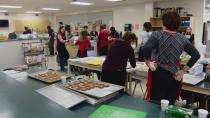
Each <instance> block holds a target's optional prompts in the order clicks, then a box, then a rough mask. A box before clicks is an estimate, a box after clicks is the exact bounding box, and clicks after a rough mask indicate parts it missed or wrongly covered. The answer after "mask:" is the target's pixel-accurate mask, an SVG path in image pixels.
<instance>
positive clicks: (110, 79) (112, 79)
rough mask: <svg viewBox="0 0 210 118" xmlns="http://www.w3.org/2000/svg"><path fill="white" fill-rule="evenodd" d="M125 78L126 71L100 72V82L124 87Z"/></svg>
mask: <svg viewBox="0 0 210 118" xmlns="http://www.w3.org/2000/svg"><path fill="white" fill-rule="evenodd" d="M126 77H127V73H126V71H102V75H101V81H103V82H107V83H111V84H116V85H120V86H125V82H126Z"/></svg>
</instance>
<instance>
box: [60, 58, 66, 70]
mask: <svg viewBox="0 0 210 118" xmlns="http://www.w3.org/2000/svg"><path fill="white" fill-rule="evenodd" d="M67 60H68V57H60V68H61V71H64V70H65V68H64V66H65V65H66V63H67Z"/></svg>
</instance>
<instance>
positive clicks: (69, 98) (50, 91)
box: [36, 84, 86, 108]
mask: <svg viewBox="0 0 210 118" xmlns="http://www.w3.org/2000/svg"><path fill="white" fill-rule="evenodd" d="M36 91H37V92H38V93H40V94H42V95H43V96H45V97H47V98H49V99H51V100H52V101H54V102H56V103H58V104H59V105H61V106H63V107H65V108H71V107H73V106H75V105H77V104H79V103H81V102H83V101H85V100H86V98H84V97H81V96H79V95H77V94H75V93H72V92H70V91H67V90H64V89H62V88H60V87H59V86H57V85H55V84H53V85H50V86H47V87H44V88H41V89H38V90H36Z"/></svg>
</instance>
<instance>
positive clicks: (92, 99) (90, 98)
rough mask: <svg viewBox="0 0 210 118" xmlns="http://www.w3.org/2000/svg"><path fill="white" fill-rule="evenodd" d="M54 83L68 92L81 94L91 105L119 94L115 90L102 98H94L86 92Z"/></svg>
mask: <svg viewBox="0 0 210 118" xmlns="http://www.w3.org/2000/svg"><path fill="white" fill-rule="evenodd" d="M56 85H57V86H59V87H61V88H63V89H64V90H67V91H70V92H72V93H75V94H77V95H79V96H81V97H84V98H86V99H87V100H86V101H85V102H87V103H89V104H91V105H97V104H100V103H102V102H104V101H106V100H109V99H111V98H113V97H115V96H117V95H119V92H115V93H113V94H110V95H108V96H106V97H104V98H99V99H98V98H94V97H91V96H88V95H86V94H82V93H80V92H77V91H74V90H71V89H68V88H65V87H64V86H63V84H56Z"/></svg>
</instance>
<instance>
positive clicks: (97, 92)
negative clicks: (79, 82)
mask: <svg viewBox="0 0 210 118" xmlns="http://www.w3.org/2000/svg"><path fill="white" fill-rule="evenodd" d="M102 83H104V84H108V85H109V87H105V88H93V89H91V90H87V91H81V90H76V89H72V88H71V90H74V91H77V92H80V93H82V94H86V95H89V96H92V97H95V98H104V97H106V96H108V95H111V94H113V93H116V92H118V91H120V90H122V89H124V87H122V86H118V85H113V84H109V83H105V82H102ZM67 89H70V88H67Z"/></svg>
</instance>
